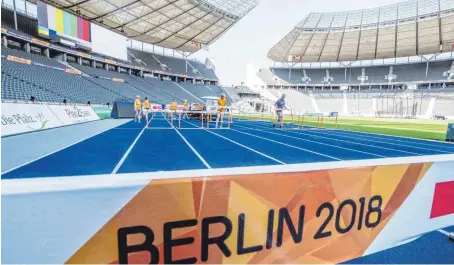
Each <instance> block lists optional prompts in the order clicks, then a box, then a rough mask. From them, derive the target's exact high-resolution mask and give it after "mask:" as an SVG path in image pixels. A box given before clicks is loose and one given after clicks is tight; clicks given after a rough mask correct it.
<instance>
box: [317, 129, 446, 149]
mask: <svg viewBox="0 0 454 265" xmlns="http://www.w3.org/2000/svg"><path fill="white" fill-rule="evenodd" d="M317 132H318V133H320V134H324V135H336V136H340V137H345V138H350V139H358V137H352V136H345V135H342V134H341V135H339V134H330V133H323V132H320V131H317ZM362 140H366V141H370V142H375V143H380V144H383V143H385V142H386V141H375V140H371V139H362ZM390 144H393V145H397V146H404V147H411V148H416V149H422V150H428V151H432V152H441V153H445V154H452V152H446V151H441V150H434V149H430V148H424V147H418V146H411V145H410V144H408V145H404V144H396V143H390Z"/></svg>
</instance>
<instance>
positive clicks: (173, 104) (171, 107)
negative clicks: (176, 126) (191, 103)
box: [170, 99, 177, 121]
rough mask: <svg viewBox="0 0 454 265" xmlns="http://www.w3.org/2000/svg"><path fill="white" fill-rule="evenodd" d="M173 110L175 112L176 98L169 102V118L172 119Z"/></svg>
mask: <svg viewBox="0 0 454 265" xmlns="http://www.w3.org/2000/svg"><path fill="white" fill-rule="evenodd" d="M175 112H177V100H176V99H174V100H173V101H172V103H170V118H171V120H172V121H173V118H174V115H175Z"/></svg>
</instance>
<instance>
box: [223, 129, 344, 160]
mask: <svg viewBox="0 0 454 265" xmlns="http://www.w3.org/2000/svg"><path fill="white" fill-rule="evenodd" d="M231 130H232V131H235V132H239V133H242V134H246V135H250V136H253V137H256V138H260V139H263V140H267V141H270V142H273V143H276V144H280V145H284V146H288V147H291V148H294V149H298V150H302V151H306V152H309V153H313V154H316V155H319V156H324V157H328V158H331V159H334V160H339V161H340V160H342V159H340V158H337V157H334V156H329V155H324V154H321V153H318V152H314V151H311V150H308V149H305V148H301V147H297V146H294V145H290V144H286V143H282V142H279V141H275V140H272V139H269V138H265V137H261V136H257V135H254V134H250V133H247V132H242V131H238V130H235V129H231Z"/></svg>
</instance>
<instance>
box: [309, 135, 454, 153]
mask: <svg viewBox="0 0 454 265" xmlns="http://www.w3.org/2000/svg"><path fill="white" fill-rule="evenodd" d="M310 133H313V134H315V135H321V136H328V137H332V138H333V139H342V140H348V141H355V142H357V143H364V144H369V145H374V146H381V147H387V148H393V149H397V150H402V151H406V152H412V153H414V154H415V155H416V154H419V155H436V154H447V153H449V152H448V151H441V150H437V149H435V148H432V147H427V146H424V147H422V146H417V145H413V144H411V143H402V142H399V143H398V142H393V141H392V140H390V139H387V138H381V139H370V138H369V137H367V136H365V135H364V134H357V135H346V134H344V133H342V132H339V131H334V130H327V131H325V130H310Z"/></svg>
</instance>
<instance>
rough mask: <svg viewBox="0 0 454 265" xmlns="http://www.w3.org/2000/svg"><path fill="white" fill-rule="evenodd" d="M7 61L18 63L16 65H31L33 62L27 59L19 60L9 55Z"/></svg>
mask: <svg viewBox="0 0 454 265" xmlns="http://www.w3.org/2000/svg"><path fill="white" fill-rule="evenodd" d="M6 59H7V60H8V61H13V62H16V63H23V64H31V63H32V61H31V60H27V59H24V58H19V57H16V56H12V55H8V57H6Z"/></svg>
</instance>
